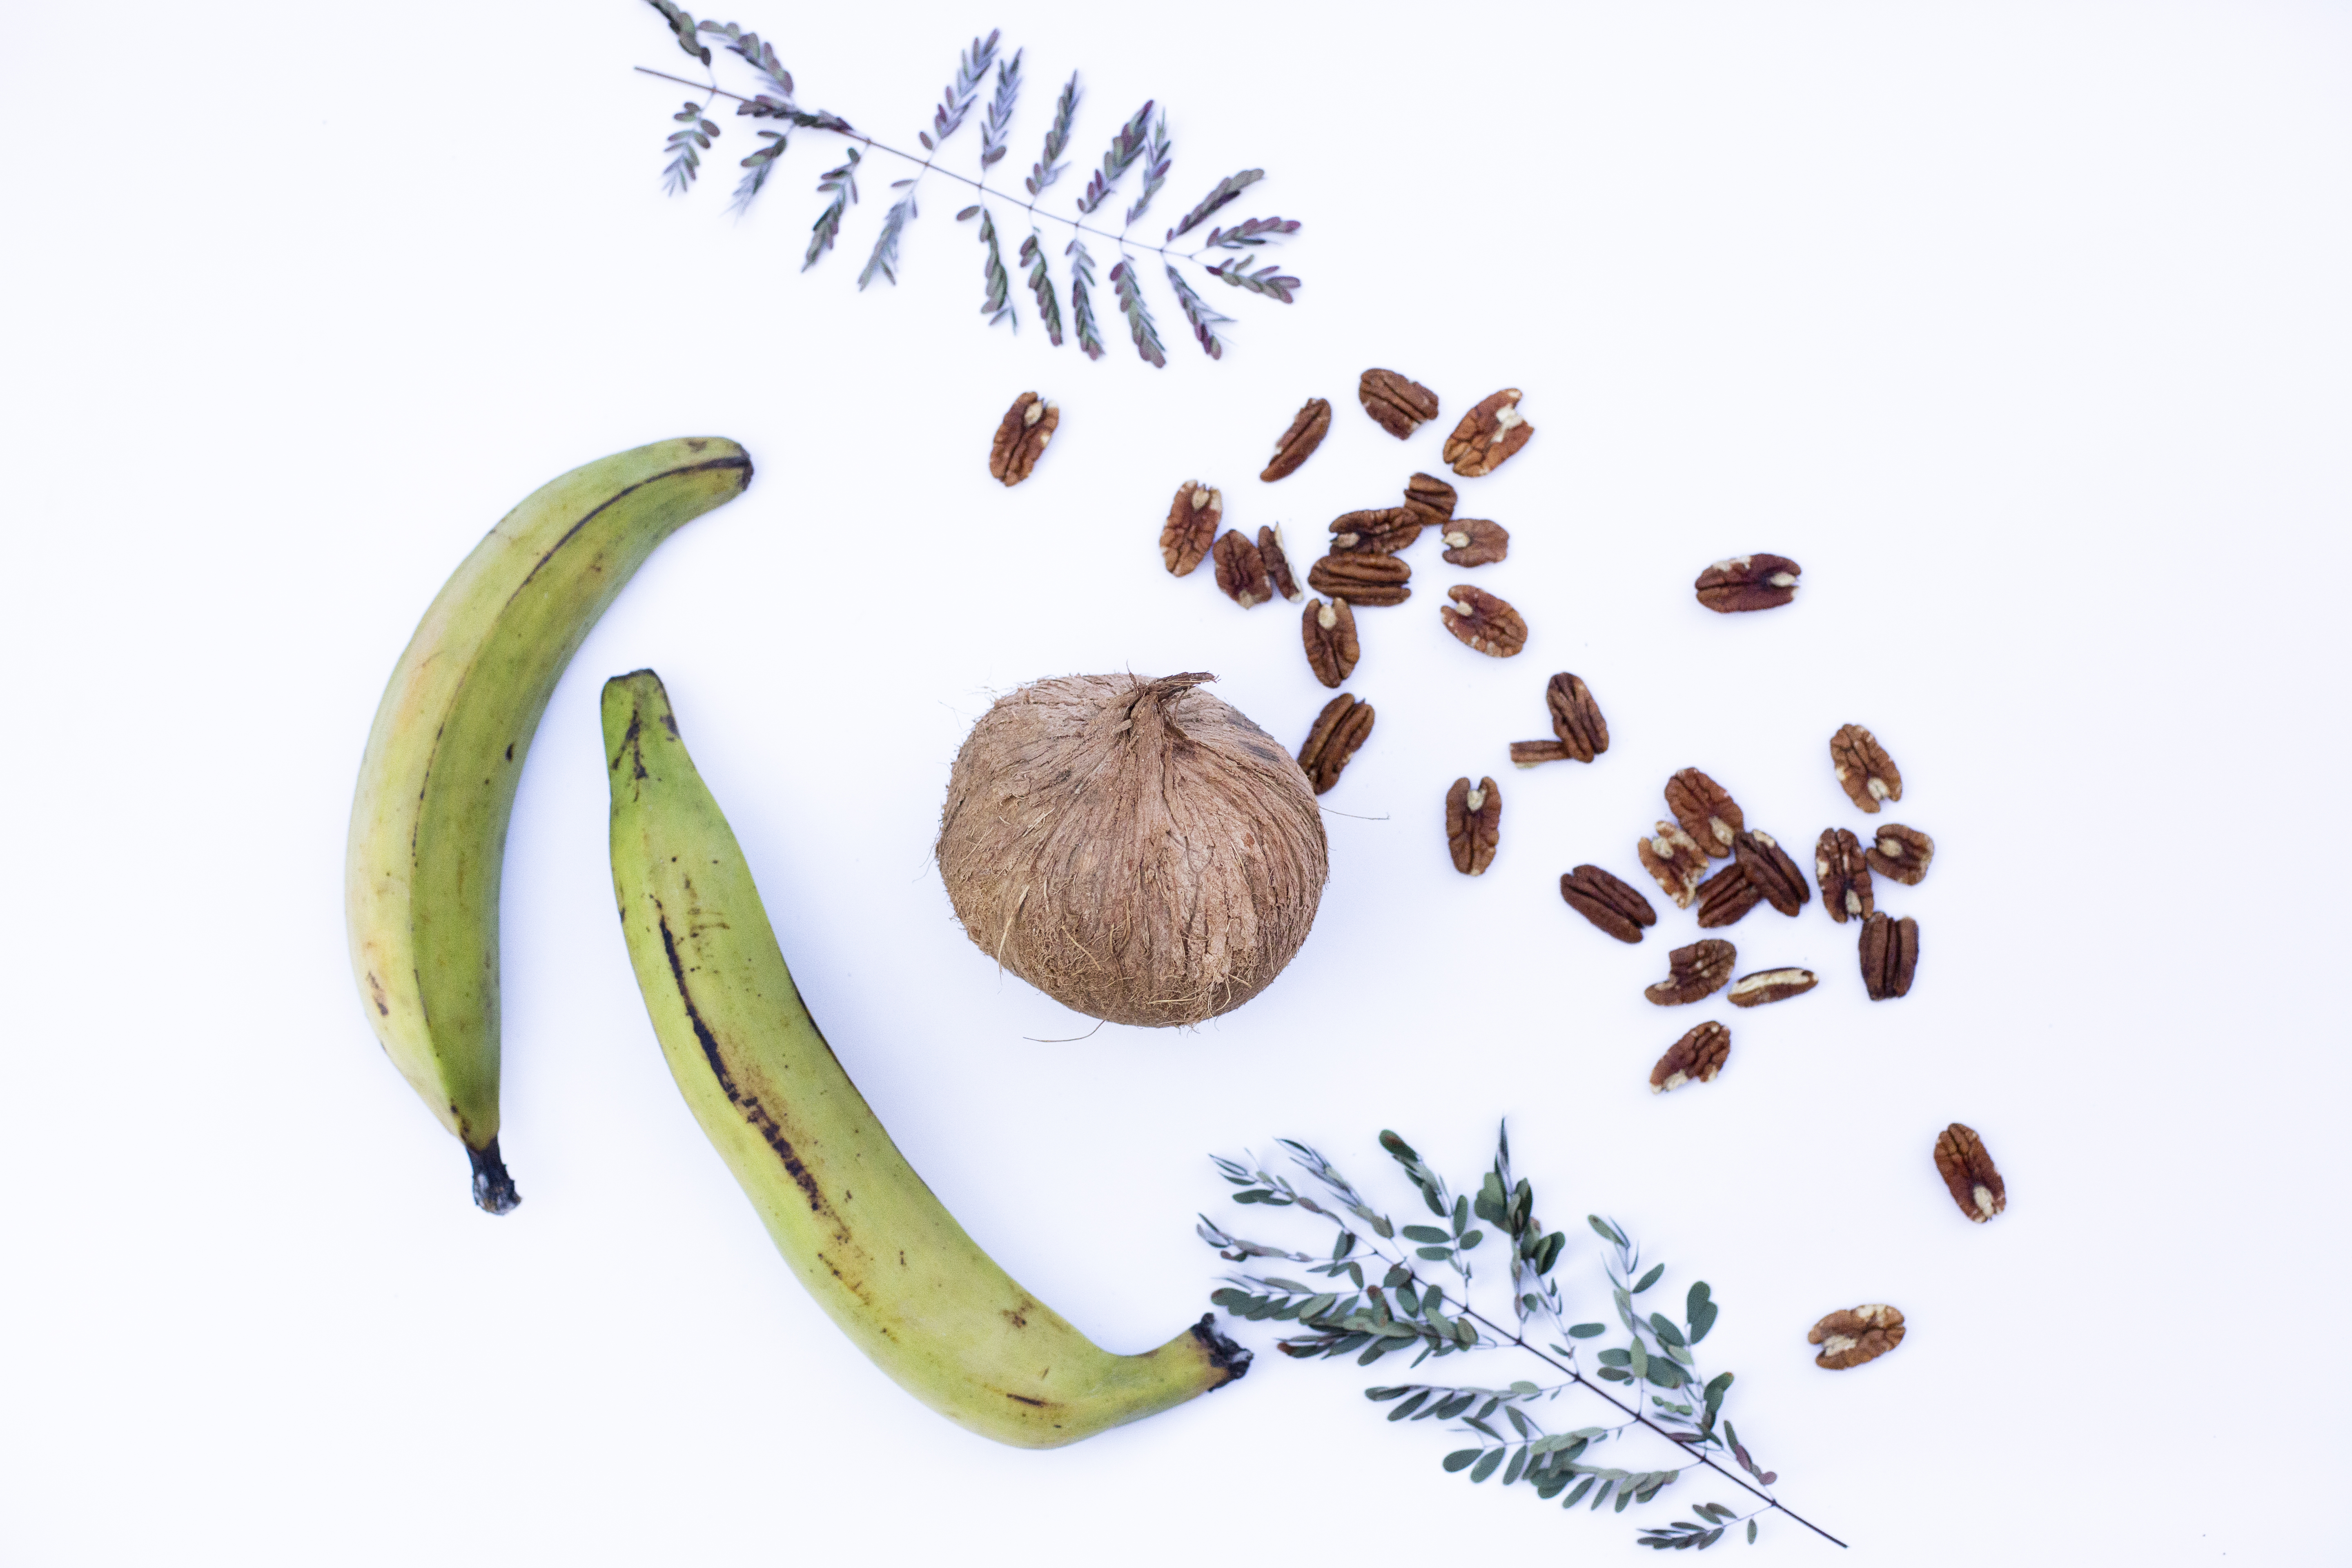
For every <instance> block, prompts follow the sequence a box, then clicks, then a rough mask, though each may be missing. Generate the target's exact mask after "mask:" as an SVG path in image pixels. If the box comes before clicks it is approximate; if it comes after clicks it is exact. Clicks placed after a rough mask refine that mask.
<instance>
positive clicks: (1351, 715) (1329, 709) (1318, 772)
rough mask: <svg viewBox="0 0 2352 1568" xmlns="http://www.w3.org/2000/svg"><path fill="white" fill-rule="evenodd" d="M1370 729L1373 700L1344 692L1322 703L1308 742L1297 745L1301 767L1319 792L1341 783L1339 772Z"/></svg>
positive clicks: (1308, 733) (1308, 735) (1318, 793)
mask: <svg viewBox="0 0 2352 1568" xmlns="http://www.w3.org/2000/svg"><path fill="white" fill-rule="evenodd" d="M1371 732H1372V705H1371V704H1370V703H1369V702H1359V701H1358V700H1356V699H1355V698H1354V697H1353V696H1351V695H1349V693H1347V692H1345V691H1343V692H1341V693H1340V694H1339V696H1337V697H1334V698H1333V699H1331V700H1330V701H1328V702H1327V703H1325V704H1324V705H1323V711H1322V712H1320V713H1318V714H1317V715H1316V716H1315V728H1314V729H1312V730H1310V731H1307V743H1306V744H1305V745H1303V746H1301V747H1299V748H1298V766H1299V770H1300V771H1301V772H1303V773H1306V775H1307V781H1308V782H1309V783H1311V784H1314V786H1315V793H1316V794H1317V795H1322V794H1324V793H1326V792H1327V791H1328V790H1329V789H1330V787H1331V786H1332V785H1333V784H1338V783H1339V773H1340V771H1341V770H1342V769H1344V768H1345V767H1346V766H1347V765H1348V762H1349V759H1350V758H1352V757H1353V756H1354V755H1355V754H1356V752H1357V750H1358V749H1359V748H1360V747H1361V746H1362V745H1363V743H1364V738H1365V737H1366V736H1368V735H1370V733H1371Z"/></svg>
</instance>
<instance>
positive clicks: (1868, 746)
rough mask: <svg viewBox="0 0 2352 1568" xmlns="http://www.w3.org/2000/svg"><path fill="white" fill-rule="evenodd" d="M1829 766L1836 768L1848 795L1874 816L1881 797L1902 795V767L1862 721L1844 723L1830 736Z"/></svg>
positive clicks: (1841, 786) (1839, 784)
mask: <svg viewBox="0 0 2352 1568" xmlns="http://www.w3.org/2000/svg"><path fill="white" fill-rule="evenodd" d="M1830 766H1832V768H1835V769H1836V770H1837V782H1838V787H1839V788H1840V789H1843V790H1844V791H1845V795H1846V798H1847V799H1848V800H1850V801H1852V802H1853V804H1854V805H1858V806H1860V807H1861V808H1862V809H1863V810H1864V811H1866V812H1869V813H1870V814H1871V815H1872V816H1877V815H1878V803H1879V802H1880V801H1882V800H1901V799H1902V798H1903V770H1902V769H1900V768H1898V767H1896V766H1895V759H1894V758H1893V757H1890V756H1888V755H1887V754H1886V748H1885V747H1884V746H1882V745H1880V744H1879V743H1878V737H1877V736H1875V735H1874V734H1872V733H1871V732H1870V731H1867V730H1865V729H1864V728H1863V727H1862V726H1861V725H1859V724H1847V725H1844V726H1842V727H1841V728H1840V729H1839V731H1838V732H1837V733H1836V734H1834V735H1832V736H1831V737H1830Z"/></svg>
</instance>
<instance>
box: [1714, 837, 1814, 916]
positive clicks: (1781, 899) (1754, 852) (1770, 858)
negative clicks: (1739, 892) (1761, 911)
mask: <svg viewBox="0 0 2352 1568" xmlns="http://www.w3.org/2000/svg"><path fill="white" fill-rule="evenodd" d="M1731 858H1732V863H1733V864H1734V865H1736V866H1738V868H1740V870H1742V871H1744V872H1746V873H1747V876H1748V880H1749V881H1750V882H1753V883H1754V884H1756V890H1757V891H1758V892H1759V893H1761V894H1763V895H1764V899H1765V901H1766V902H1768V903H1769V904H1770V905H1771V906H1772V907H1773V908H1774V909H1776V910H1780V912H1781V913H1782V914H1784V915H1793V914H1795V913H1796V912H1797V911H1798V910H1801V909H1803V908H1804V907H1805V905H1806V904H1807V903H1809V902H1811V900H1812V896H1813V890H1812V889H1811V887H1809V886H1807V885H1806V882H1805V874H1804V873H1803V872H1802V871H1800V870H1799V869H1797V863H1796V862H1795V861H1794V860H1791V859H1790V858H1789V852H1788V851H1787V850H1786V849H1783V848H1781V847H1780V843H1779V841H1778V840H1776V839H1775V838H1774V837H1772V836H1771V835H1770V834H1769V833H1767V832H1765V831H1764V830H1763V829H1761V828H1758V829H1756V830H1755V831H1753V832H1742V833H1737V834H1734V835H1733V836H1732V839H1731Z"/></svg>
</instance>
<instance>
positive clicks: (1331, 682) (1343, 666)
mask: <svg viewBox="0 0 2352 1568" xmlns="http://www.w3.org/2000/svg"><path fill="white" fill-rule="evenodd" d="M1298 631H1299V635H1300V636H1301V637H1304V638H1306V640H1307V668H1309V669H1311V670H1313V671H1314V672H1315V679H1318V680H1319V681H1321V682H1322V683H1323V684H1324V685H1326V686H1328V687H1333V688H1335V689H1336V688H1337V687H1338V686H1339V684H1340V683H1341V682H1343V681H1345V680H1346V679H1348V677H1349V676H1350V675H1353V674H1354V673H1355V672H1356V659H1357V658H1358V657H1359V656H1360V654H1361V652H1362V649H1360V647H1357V646H1356V612H1355V611H1353V610H1351V609H1349V607H1348V601H1347V600H1345V599H1334V600H1332V601H1331V602H1330V603H1329V604H1328V605H1327V604H1325V603H1324V602H1323V601H1322V600H1320V599H1309V600H1307V611H1306V613H1305V614H1304V615H1302V616H1299V617H1298Z"/></svg>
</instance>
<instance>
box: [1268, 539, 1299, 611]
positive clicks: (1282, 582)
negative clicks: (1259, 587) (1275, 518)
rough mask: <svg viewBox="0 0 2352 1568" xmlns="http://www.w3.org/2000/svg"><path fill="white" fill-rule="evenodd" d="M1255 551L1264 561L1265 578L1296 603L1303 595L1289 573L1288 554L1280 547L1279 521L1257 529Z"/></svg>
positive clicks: (1278, 592)
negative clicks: (1270, 525) (1271, 525)
mask: <svg viewBox="0 0 2352 1568" xmlns="http://www.w3.org/2000/svg"><path fill="white" fill-rule="evenodd" d="M1257 553H1258V559H1259V560H1261V561H1263V562H1265V580H1266V581H1267V582H1268V583H1270V584H1273V585H1274V591H1275V592H1276V593H1277V594H1279V595H1282V596H1283V597H1284V598H1286V599H1287V600H1289V601H1290V602H1291V603H1292V604H1294V605H1295V604H1297V603H1298V601H1299V599H1300V598H1301V597H1303V596H1304V595H1301V594H1300V593H1299V592H1298V579H1297V578H1296V577H1293V576H1292V575H1291V574H1290V554H1289V552H1287V551H1286V550H1284V549H1283V548H1282V525H1281V524H1280V523H1276V524H1275V525H1274V526H1273V527H1272V528H1261V529H1259V530H1258V531H1257Z"/></svg>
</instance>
